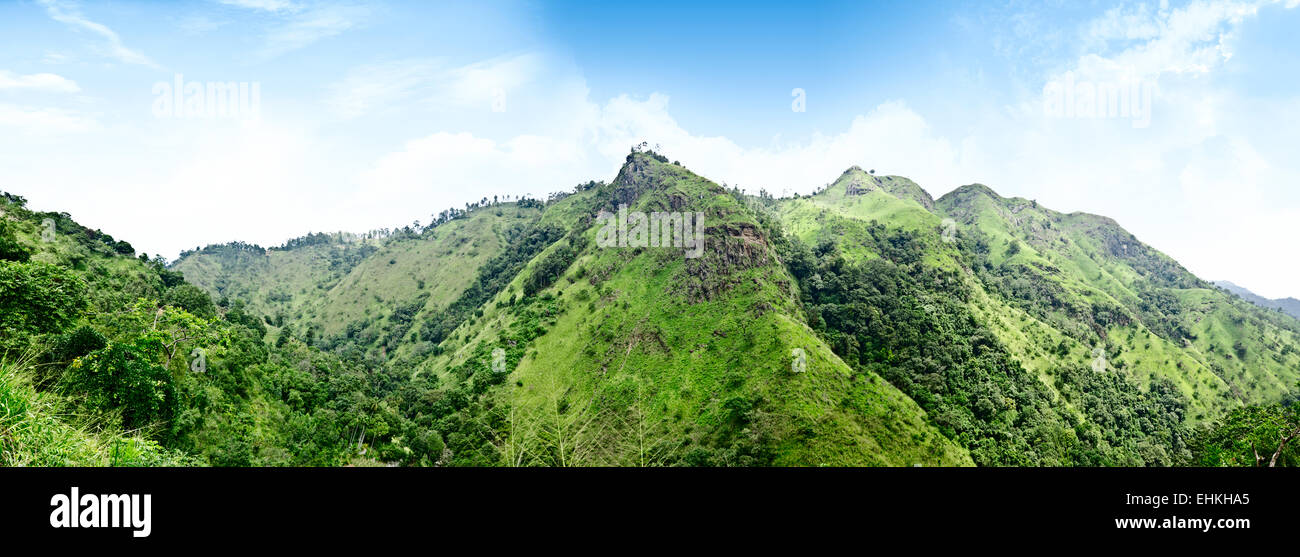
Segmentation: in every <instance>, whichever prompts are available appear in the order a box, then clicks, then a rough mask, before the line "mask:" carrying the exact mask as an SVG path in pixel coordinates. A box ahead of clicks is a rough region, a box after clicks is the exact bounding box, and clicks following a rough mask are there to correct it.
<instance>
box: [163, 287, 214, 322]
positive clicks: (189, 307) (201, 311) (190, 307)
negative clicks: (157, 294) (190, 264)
mask: <svg viewBox="0 0 1300 557" xmlns="http://www.w3.org/2000/svg"><path fill="white" fill-rule="evenodd" d="M163 301H164V302H165V303H166V304H167V305H170V306H175V307H178V308H181V309H183V310H185V311H188V312H190V313H192V314H194V315H196V316H199V317H202V318H204V319H212V318H214V317H216V316H217V307H216V305H215V304H213V303H212V297H211V296H209V295H208V293H207V292H205V291H204V290H203V289H202V288H199V287H197V286H194V285H193V284H189V283H185V284H182V285H179V286H177V287H175V288H172V289H171V290H168V291H167V293H166V294H164V295H163Z"/></svg>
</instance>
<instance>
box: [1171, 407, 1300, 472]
mask: <svg viewBox="0 0 1300 557" xmlns="http://www.w3.org/2000/svg"><path fill="white" fill-rule="evenodd" d="M1297 437H1300V402H1293V403H1291V404H1289V405H1284V404H1267V405H1251V406H1247V407H1245V408H1239V409H1237V410H1234V411H1232V412H1230V413H1229V414H1228V415H1227V416H1224V417H1223V418H1222V419H1221V420H1219V421H1217V422H1215V423H1214V424H1212V425H1210V426H1208V427H1206V428H1203V429H1202V430H1201V431H1199V432H1197V435H1196V436H1195V437H1194V438H1193V440H1192V442H1191V445H1192V449H1193V454H1194V455H1195V458H1194V460H1193V461H1192V465H1194V466H1269V467H1272V466H1300V446H1298V445H1300V442H1297V441H1298V440H1297Z"/></svg>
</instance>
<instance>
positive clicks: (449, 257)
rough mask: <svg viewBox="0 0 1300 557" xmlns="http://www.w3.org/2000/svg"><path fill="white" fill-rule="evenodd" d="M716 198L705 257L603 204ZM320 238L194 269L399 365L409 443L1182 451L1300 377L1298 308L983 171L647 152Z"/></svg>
mask: <svg viewBox="0 0 1300 557" xmlns="http://www.w3.org/2000/svg"><path fill="white" fill-rule="evenodd" d="M696 211H699V212H701V213H702V214H703V215H704V217H703V218H704V220H703V223H704V228H703V230H704V234H705V236H704V240H705V242H704V249H703V250H702V251H701V252H699V255H700V257H698V258H697V257H693V256H692V255H693V254H692V253H691V251H692V250H689V249H683V248H681V247H657V246H656V245H653V244H651V245H647V244H645V243H641V244H637V243H636V242H635V241H634V242H633V243H632V245H631V246H628V247H618V246H617V245H616V246H610V245H609V242H608V241H607V240H609V237H610V234H614V237H615V239H617V238H618V237H619V234H620V231H621V230H622V229H618V228H617V227H615V228H614V229H611V228H610V227H609V226H608V222H609V221H608V220H606V219H605V218H604V217H603V216H608V215H620V214H623V215H626V214H628V213H633V214H635V213H637V212H644V213H653V212H660V213H671V216H672V217H673V218H681V217H684V216H688V215H689V214H691V213H694V212H696ZM656 218H658V217H656ZM654 222H657V221H654ZM669 222H672V221H669ZM686 222H687V223H690V222H692V220H691V219H687V221H686ZM634 223H635V218H634V219H633V226H630V227H628V231H629V232H631V233H632V234H633V237H634V238H639V237H640V236H637V234H639V233H638V232H637V230H636V226H635V225H634ZM686 229H687V230H690V226H689V224H688V226H687V227H686ZM623 237H624V238H627V236H626V235H624V236H623ZM313 238H314V237H308V238H306V239H304V241H300V242H296V243H295V245H291V246H286V247H285V248H283V249H277V250H270V251H268V252H266V253H265V254H264V255H263V254H260V253H259V254H255V257H254V256H249V255H247V254H244V253H233V254H232V253H224V252H223V251H222V249H224V248H205V249H204V250H200V251H199V252H198V253H193V254H187V255H186V257H185V258H183V259H182V260H181V261H180V262H178V263H177V264H176V265H175V266H174V268H176V269H184V270H185V271H186V272H187V273H190V274H193V275H196V276H195V277H194V278H193V279H192V280H195V281H196V282H197V283H199V284H201V285H204V287H205V288H207V289H209V290H210V291H212V292H214V295H217V294H229V295H232V296H233V297H239V296H251V297H252V298H254V301H250V302H249V303H250V304H253V306H252V307H254V309H255V310H256V311H257V312H259V313H261V312H265V313H266V316H265V320H266V321H268V322H273V323H275V324H276V325H277V326H278V325H280V324H283V325H284V327H283V328H282V329H280V330H278V331H277V330H276V329H275V328H273V329H272V331H271V332H270V333H269V334H271V335H275V336H277V338H279V339H284V338H288V337H300V338H304V340H305V342H306V344H308V345H313V346H319V347H321V348H325V349H327V350H330V351H332V352H335V353H337V354H340V355H342V356H343V357H344V358H345V359H350V360H364V361H366V362H368V363H369V365H371V366H375V367H376V368H379V369H383V370H385V373H386V374H388V375H387V376H388V377H391V378H401V379H391V380H386V381H391V383H390V384H388V385H387V386H386V387H385V389H386V390H387V392H389V393H391V394H390V395H388V397H387V398H386V399H385V400H384V402H383V404H384V408H386V409H387V410H386V411H390V412H392V413H394V414H395V415H398V416H403V418H402V419H403V420H409V425H403V426H402V428H404V429H403V430H402V431H403V435H402V436H400V437H395V438H393V441H392V442H393V444H394V446H397V447H401V446H405V444H408V443H409V444H410V447H418V450H419V451H421V452H420V453H419V454H421V455H427V456H420V457H418V458H415V459H414V460H419V461H420V462H424V463H435V462H436V463H442V464H453V465H498V464H510V465H665V464H689V465H738V464H739V465H765V464H777V465H786V464H789V465H860V464H865V465H912V464H940V465H964V464H970V463H974V464H978V465H1001V466H1005V465H1018V466H1023V465H1053V466H1056V465H1171V464H1178V463H1188V462H1192V461H1193V459H1194V457H1193V455H1192V454H1191V450H1192V447H1191V445H1189V439H1191V438H1192V437H1194V436H1195V433H1196V431H1198V430H1199V428H1200V427H1201V426H1202V425H1203V424H1208V423H1210V422H1213V421H1216V420H1219V419H1220V418H1221V417H1223V416H1226V415H1228V414H1230V413H1232V412H1234V411H1236V410H1238V409H1241V408H1242V407H1244V406H1246V405H1251V404H1266V403H1273V402H1282V401H1286V400H1290V399H1293V398H1295V396H1296V395H1297V391H1296V384H1297V381H1298V380H1300V321H1297V320H1295V319H1293V318H1291V317H1289V316H1286V315H1283V314H1280V313H1278V312H1269V311H1264V310H1262V309H1260V308H1258V307H1255V306H1253V305H1251V304H1248V303H1246V302H1244V301H1242V300H1240V299H1238V298H1236V297H1234V296H1231V295H1230V294H1228V293H1226V292H1224V291H1221V290H1219V289H1216V288H1214V287H1212V286H1211V285H1210V284H1209V283H1207V282H1205V281H1203V280H1201V279H1199V278H1197V277H1195V276H1194V275H1192V274H1191V273H1189V272H1187V270H1186V269H1184V268H1182V267H1181V266H1180V265H1178V263H1177V262H1175V261H1173V260H1172V259H1171V258H1169V257H1167V256H1165V255H1164V254H1162V253H1160V252H1159V251H1157V250H1155V249H1153V248H1151V247H1149V246H1146V245H1144V244H1142V243H1141V242H1140V241H1138V240H1137V239H1136V238H1135V237H1133V235H1132V234H1130V233H1128V232H1127V231H1125V230H1124V229H1123V228H1121V227H1120V226H1119V225H1118V224H1117V223H1115V222H1114V221H1113V220H1111V219H1107V218H1105V217H1100V216H1096V215H1088V214H1083V213H1072V214H1063V213H1059V212H1056V211H1051V210H1049V209H1046V208H1044V207H1040V206H1039V205H1038V204H1037V203H1036V202H1034V201H1032V200H1025V199H1019V198H1004V197H1002V196H1000V195H998V194H997V193H996V192H994V191H993V190H992V189H990V188H988V187H986V186H983V185H978V184H975V185H969V186H963V187H961V188H957V189H956V190H954V191H953V192H950V193H949V194H947V195H944V196H943V197H941V198H940V199H938V200H934V199H933V198H932V197H931V196H930V195H929V194H928V193H926V192H925V191H924V190H923V189H921V188H920V186H918V185H917V184H915V183H914V182H912V181H910V180H907V179H906V178H902V177H897V176H883V177H877V176H874V175H873V174H871V173H869V172H865V171H863V170H862V169H861V168H858V167H853V168H850V169H848V170H846V171H845V172H844V173H843V174H842V175H841V176H839V177H838V178H837V179H836V180H835V182H833V183H832V184H830V185H828V186H827V187H826V188H825V189H824V190H822V191H819V192H818V193H816V194H815V195H811V196H796V197H794V198H785V199H773V198H771V197H770V196H766V195H761V196H758V197H752V196H746V195H744V194H742V193H740V192H739V191H736V190H733V191H727V190H725V189H723V188H720V187H718V186H717V185H715V184H713V183H711V182H709V181H708V180H705V179H704V178H701V177H699V176H697V175H695V174H693V173H690V172H689V171H687V170H686V169H684V168H682V167H681V166H680V165H677V164H669V163H668V162H667V160H666V159H665V158H663V157H662V156H660V155H658V154H655V153H652V152H634V153H633V154H632V155H629V157H628V160H627V163H626V164H625V165H624V166H623V168H622V169H621V170H620V173H619V175H618V177H617V178H616V180H615V181H614V182H613V183H611V184H603V183H595V182H592V183H589V184H584V185H582V186H579V187H578V188H577V189H576V190H575V191H574V192H573V193H571V194H560V195H555V196H552V198H551V199H550V200H549V201H548V202H546V203H544V204H543V203H540V202H531V203H528V204H523V203H521V204H495V203H494V204H485V205H483V206H479V207H475V208H474V210H472V211H469V212H468V213H465V214H460V215H457V217H456V218H453V219H450V220H449V221H445V222H443V221H440V224H439V225H438V226H437V227H433V228H431V229H429V230H425V231H423V232H420V231H412V232H409V233H402V234H395V235H393V236H392V237H388V238H385V239H383V240H382V241H374V240H372V241H368V242H341V241H338V240H337V239H334V238H330V237H328V236H322V237H315V238H316V239H313ZM616 244H617V242H616ZM636 245H640V246H641V247H634V246H636ZM234 247H236V248H238V247H239V246H234ZM187 276H188V275H187ZM421 281H424V283H425V284H424V285H423V286H422V285H421V284H420V282H421ZM259 298H260V301H258V299H259ZM273 315H274V317H272V316H273ZM281 322H283V323H281ZM277 328H278V327H277ZM277 342H278V341H277ZM403 423H405V422H403ZM412 428H413V429H412ZM1202 445H1204V444H1202ZM412 450H415V449H412ZM439 450H440V451H442V453H441V456H436V455H437V451H439ZM435 457H436V458H435Z"/></svg>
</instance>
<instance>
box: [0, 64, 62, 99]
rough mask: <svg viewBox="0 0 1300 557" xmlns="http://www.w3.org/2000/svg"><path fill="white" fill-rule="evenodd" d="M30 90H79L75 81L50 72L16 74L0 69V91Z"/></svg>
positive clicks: (56, 91)
mask: <svg viewBox="0 0 1300 557" xmlns="http://www.w3.org/2000/svg"><path fill="white" fill-rule="evenodd" d="M4 90H30V91H43V92H50V93H76V92H78V91H80V90H81V88H80V87H77V82H75V81H72V80H71V79H68V78H66V77H63V76H60V75H55V74H52V73H38V74H30V75H16V74H14V73H13V72H9V71H6V70H0V91H4Z"/></svg>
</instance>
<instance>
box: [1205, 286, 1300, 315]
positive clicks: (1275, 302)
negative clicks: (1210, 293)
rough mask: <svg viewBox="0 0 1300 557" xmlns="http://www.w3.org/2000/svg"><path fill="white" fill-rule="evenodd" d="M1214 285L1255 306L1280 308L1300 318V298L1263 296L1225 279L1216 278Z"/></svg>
mask: <svg viewBox="0 0 1300 557" xmlns="http://www.w3.org/2000/svg"><path fill="white" fill-rule="evenodd" d="M1214 285H1215V286H1218V287H1220V288H1223V289H1224V290H1227V291H1228V292H1231V293H1233V294H1236V295H1238V296H1241V298H1242V299H1244V300H1246V301H1247V302H1250V303H1252V304H1255V305H1257V306H1261V307H1266V308H1270V309H1277V310H1282V311H1283V312H1286V314H1287V315H1290V316H1292V317H1295V318H1297V319H1300V300H1297V299H1295V298H1276V299H1270V298H1265V297H1263V296H1260V295H1258V294H1256V293H1254V292H1251V291H1250V290H1247V289H1246V288H1245V287H1243V286H1238V285H1236V284H1233V283H1231V282H1228V281H1226V280H1216V281H1214Z"/></svg>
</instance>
